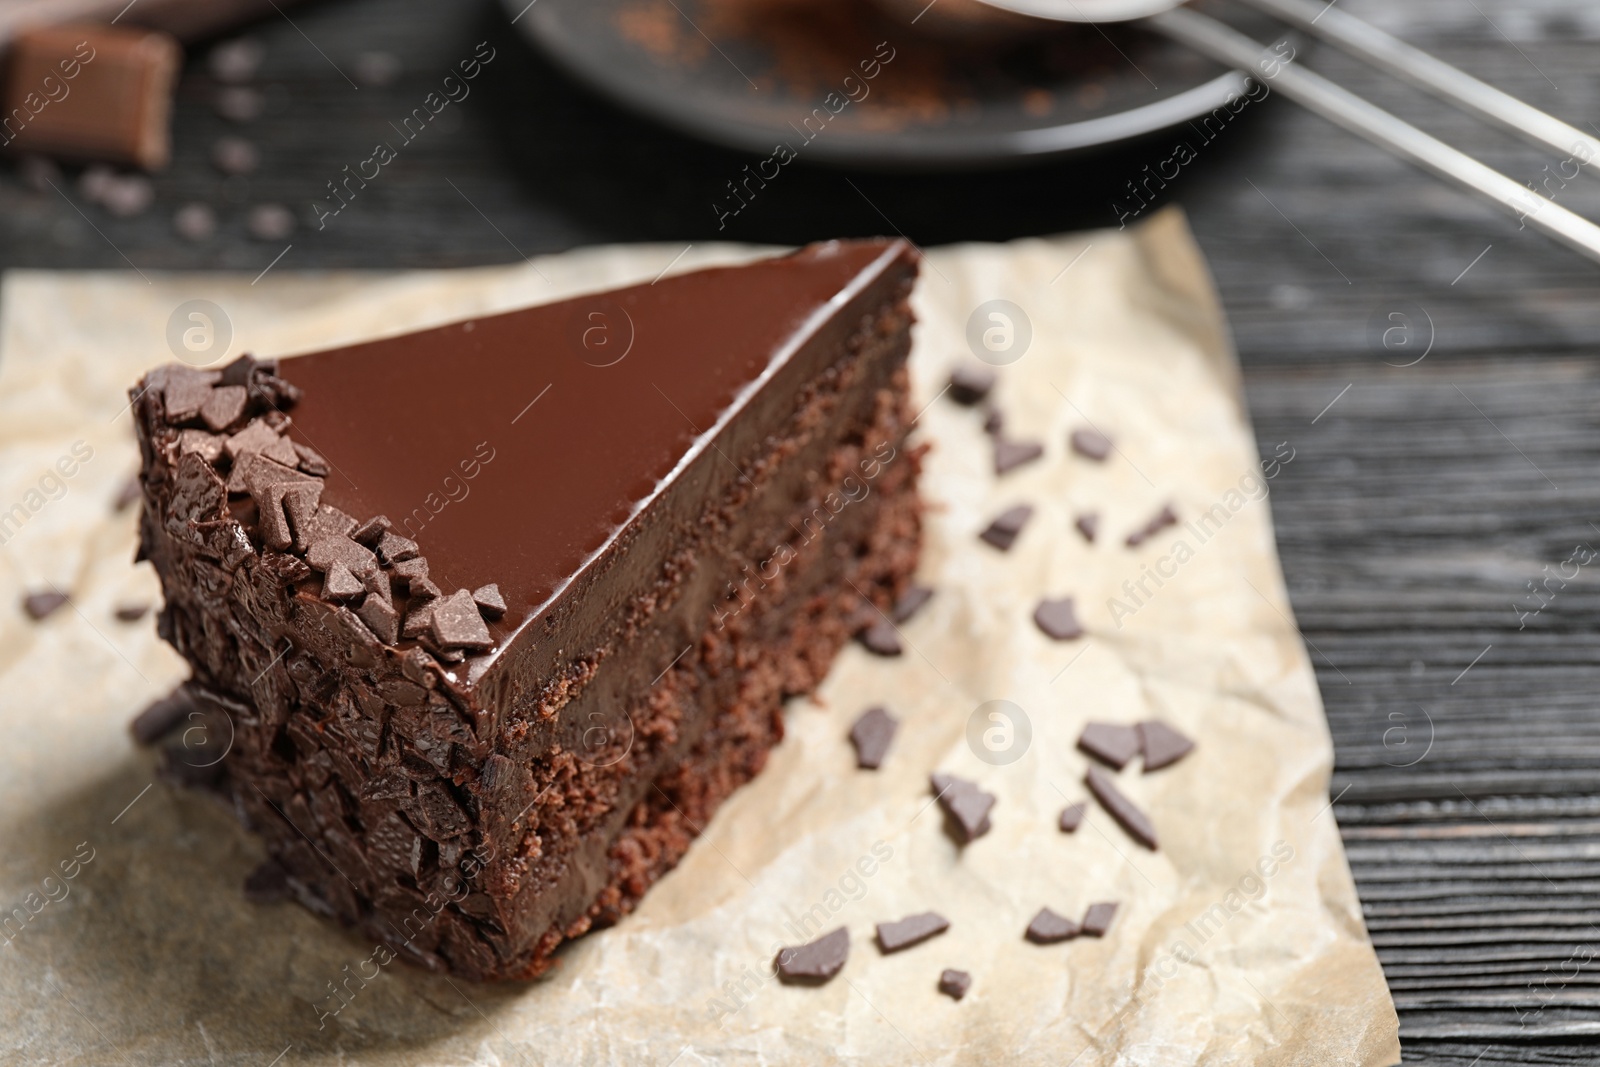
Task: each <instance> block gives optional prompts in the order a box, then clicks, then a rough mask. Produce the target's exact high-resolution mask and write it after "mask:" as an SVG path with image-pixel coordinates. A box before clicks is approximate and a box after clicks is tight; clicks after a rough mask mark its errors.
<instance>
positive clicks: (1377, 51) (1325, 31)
mask: <svg viewBox="0 0 1600 1067" xmlns="http://www.w3.org/2000/svg"><path fill="white" fill-rule="evenodd" d="M1239 2H1240V3H1243V4H1245V5H1246V6H1249V7H1253V8H1256V9H1257V10H1259V11H1265V12H1266V13H1268V14H1269V15H1276V16H1277V17H1278V18H1280V19H1283V20H1284V21H1285V22H1288V23H1291V24H1292V25H1295V26H1298V27H1299V28H1300V29H1302V30H1305V31H1306V32H1307V33H1313V34H1316V35H1317V36H1318V37H1321V38H1322V39H1323V40H1325V41H1327V42H1328V43H1329V44H1332V45H1335V46H1337V47H1339V48H1342V49H1343V50H1345V51H1346V52H1349V53H1350V54H1351V55H1353V56H1356V57H1357V58H1359V59H1364V60H1366V61H1367V62H1368V63H1371V64H1372V65H1373V66H1374V67H1377V68H1378V69H1379V70H1381V71H1384V72H1385V73H1387V74H1392V75H1394V76H1395V77H1397V78H1400V79H1401V80H1403V81H1407V82H1410V83H1411V84H1412V85H1415V86H1416V87H1417V88H1419V89H1423V90H1426V91H1427V92H1430V93H1432V94H1434V95H1435V96H1437V97H1439V98H1440V99H1441V100H1445V101H1447V102H1449V103H1451V104H1454V105H1456V106H1457V107H1459V108H1461V109H1462V110H1464V111H1469V112H1471V113H1473V114H1475V115H1478V116H1481V117H1482V118H1485V119H1488V120H1489V121H1491V122H1495V123H1498V124H1499V125H1501V126H1504V127H1505V128H1506V129H1508V130H1510V131H1511V132H1512V133H1515V134H1516V135H1518V136H1519V137H1522V138H1524V139H1525V140H1527V141H1530V142H1531V143H1533V144H1536V145H1540V146H1548V147H1550V148H1553V149H1555V150H1556V151H1557V152H1560V153H1561V154H1562V155H1563V156H1566V157H1567V158H1569V159H1573V160H1577V161H1578V162H1579V163H1580V165H1581V164H1583V163H1587V162H1589V161H1590V160H1592V159H1600V138H1595V137H1591V136H1590V135H1589V134H1587V133H1584V132H1583V131H1582V130H1580V129H1578V128H1577V127H1576V126H1569V125H1567V124H1566V123H1565V122H1562V121H1561V120H1560V119H1558V118H1556V117H1555V116H1554V115H1547V114H1545V113H1544V112H1543V111H1540V110H1539V109H1538V108H1536V107H1533V106H1532V105H1531V104H1525V103H1523V102H1522V101H1521V100H1518V99H1517V98H1516V97H1514V96H1512V95H1510V94H1509V93H1504V92H1501V91H1500V90H1499V89H1496V88H1495V87H1494V86H1492V85H1489V84H1487V83H1486V82H1481V81H1479V80H1478V79H1477V78H1474V77H1473V76H1472V75H1470V74H1468V73H1466V72H1465V71H1462V70H1458V69H1456V68H1455V67H1452V66H1451V65H1450V64H1448V63H1446V62H1444V61H1443V60H1441V59H1437V58H1435V57H1433V56H1431V55H1429V54H1428V53H1426V52H1424V51H1422V49H1420V48H1413V47H1412V46H1411V45H1408V44H1406V43H1405V42H1404V41H1402V40H1400V39H1399V38H1397V37H1393V36H1391V35H1389V34H1387V33H1385V32H1384V31H1382V30H1380V29H1378V27H1376V26H1374V25H1372V24H1371V23H1370V22H1365V21H1363V20H1361V19H1358V18H1356V17H1355V16H1354V15H1351V14H1348V13H1346V12H1344V11H1341V10H1339V9H1338V8H1336V7H1334V6H1333V3H1332V2H1328V0H1323V2H1318V0H1239ZM1335 2H1336V0H1335ZM1580 169H1581V166H1580Z"/></svg>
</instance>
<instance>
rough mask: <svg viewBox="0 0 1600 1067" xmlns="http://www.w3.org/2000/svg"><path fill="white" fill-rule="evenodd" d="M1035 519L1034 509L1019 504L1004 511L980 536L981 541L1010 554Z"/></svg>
mask: <svg viewBox="0 0 1600 1067" xmlns="http://www.w3.org/2000/svg"><path fill="white" fill-rule="evenodd" d="M1031 518H1033V508H1032V507H1031V506H1029V505H1027V504H1018V505H1017V506H1016V507H1014V508H1007V509H1006V510H1005V511H1002V512H1001V513H1000V514H999V515H998V516H996V518H995V520H994V521H993V522H991V523H990V524H989V525H988V526H987V527H985V528H984V529H983V531H982V532H981V533H979V534H978V538H979V540H982V541H987V542H988V543H989V544H991V545H993V546H994V547H996V548H998V549H999V550H1000V551H1002V552H1009V551H1010V550H1011V546H1012V545H1014V544H1015V543H1016V541H1017V537H1018V536H1019V535H1020V534H1021V533H1022V528H1023V527H1024V526H1026V525H1027V524H1028V520H1029V519H1031Z"/></svg>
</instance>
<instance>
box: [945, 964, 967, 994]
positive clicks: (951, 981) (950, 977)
mask: <svg viewBox="0 0 1600 1067" xmlns="http://www.w3.org/2000/svg"><path fill="white" fill-rule="evenodd" d="M971 988H972V975H970V974H968V973H967V972H966V971H958V970H955V969H954V968H950V967H947V968H945V970H944V973H943V974H941V975H939V992H941V993H943V994H944V995H945V996H947V997H949V998H950V999H951V1000H960V999H961V998H962V997H964V996H966V995H967V990H969V989H971Z"/></svg>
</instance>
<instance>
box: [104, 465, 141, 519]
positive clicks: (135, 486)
mask: <svg viewBox="0 0 1600 1067" xmlns="http://www.w3.org/2000/svg"><path fill="white" fill-rule="evenodd" d="M142 496H144V483H143V482H141V481H139V476H138V475H137V474H130V475H128V480H127V481H125V482H123V483H122V484H121V485H119V486H117V495H116V496H114V497H112V498H111V508H112V510H114V511H127V510H128V508H130V507H132V506H133V504H134V502H135V501H137V500H138V499H139V498H140V497H142Z"/></svg>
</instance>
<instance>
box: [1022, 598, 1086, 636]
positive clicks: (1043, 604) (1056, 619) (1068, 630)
mask: <svg viewBox="0 0 1600 1067" xmlns="http://www.w3.org/2000/svg"><path fill="white" fill-rule="evenodd" d="M1033 623H1034V625H1035V626H1037V627H1039V629H1041V630H1043V631H1044V632H1045V635H1046V636H1048V637H1053V638H1054V639H1056V640H1057V641H1071V640H1072V639H1073V638H1076V637H1082V636H1083V627H1082V626H1080V625H1078V612H1077V610H1076V609H1075V608H1074V607H1073V604H1072V598H1071V597H1062V598H1061V599H1060V600H1041V601H1039V606H1038V607H1037V608H1034V609H1033Z"/></svg>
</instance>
